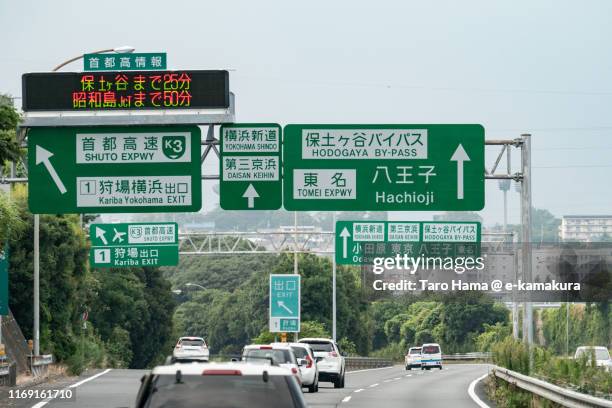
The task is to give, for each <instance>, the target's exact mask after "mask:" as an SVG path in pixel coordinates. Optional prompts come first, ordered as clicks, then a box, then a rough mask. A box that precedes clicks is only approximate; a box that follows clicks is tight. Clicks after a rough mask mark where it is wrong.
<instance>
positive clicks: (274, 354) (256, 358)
mask: <svg viewBox="0 0 612 408" xmlns="http://www.w3.org/2000/svg"><path fill="white" fill-rule="evenodd" d="M244 356H245V359H244V360H245V361H248V362H249V363H255V364H257V363H259V364H268V363H267V362H266V358H272V359H273V360H274V361H275V362H276V363H277V364H295V363H296V362H295V361H294V358H295V357H294V356H293V354H292V353H291V352H290V351H289V350H278V349H276V350H272V349H252V350H247V351H245V353H244ZM249 357H251V358H249Z"/></svg>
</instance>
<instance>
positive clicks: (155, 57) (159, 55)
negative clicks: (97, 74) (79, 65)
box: [83, 52, 166, 71]
mask: <svg viewBox="0 0 612 408" xmlns="http://www.w3.org/2000/svg"><path fill="white" fill-rule="evenodd" d="M83 69H84V70H85V71H155V70H164V69H166V53H165V52H134V53H131V54H85V55H84V56H83Z"/></svg>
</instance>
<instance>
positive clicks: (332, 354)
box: [328, 351, 338, 357]
mask: <svg viewBox="0 0 612 408" xmlns="http://www.w3.org/2000/svg"><path fill="white" fill-rule="evenodd" d="M328 356H330V357H338V353H336V352H335V351H332V352H330V353H328Z"/></svg>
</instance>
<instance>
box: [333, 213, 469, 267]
mask: <svg viewBox="0 0 612 408" xmlns="http://www.w3.org/2000/svg"><path fill="white" fill-rule="evenodd" d="M480 242H481V225H480V223H479V222H455V221H337V222H336V248H335V249H336V263H337V264H343V265H365V264H368V263H371V262H372V260H373V258H375V257H389V256H395V255H396V254H400V255H403V254H407V255H408V256H413V257H418V256H421V255H427V256H431V257H433V256H440V257H473V256H478V255H479V254H480Z"/></svg>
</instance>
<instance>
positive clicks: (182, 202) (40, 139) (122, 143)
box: [28, 126, 202, 214]
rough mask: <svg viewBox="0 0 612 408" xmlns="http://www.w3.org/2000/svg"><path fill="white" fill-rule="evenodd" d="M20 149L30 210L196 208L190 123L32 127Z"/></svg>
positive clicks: (196, 147) (196, 143) (196, 149)
mask: <svg viewBox="0 0 612 408" xmlns="http://www.w3.org/2000/svg"><path fill="white" fill-rule="evenodd" d="M28 148H29V149H28V158H29V161H28V172H29V173H28V176H29V183H28V191H29V205H30V211H31V212H32V213H35V214H62V213H84V212H94V213H109V212H118V213H129V212H132V213H133V212H185V211H188V212H195V211H198V210H200V208H201V207H202V181H201V177H202V176H201V175H202V170H201V165H200V129H199V128H198V127H197V126H156V127H153V126H129V127H127V126H123V127H118V126H117V127H110V126H108V127H63V128H62V127H57V128H45V127H42V128H32V129H30V131H29V134H28Z"/></svg>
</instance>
